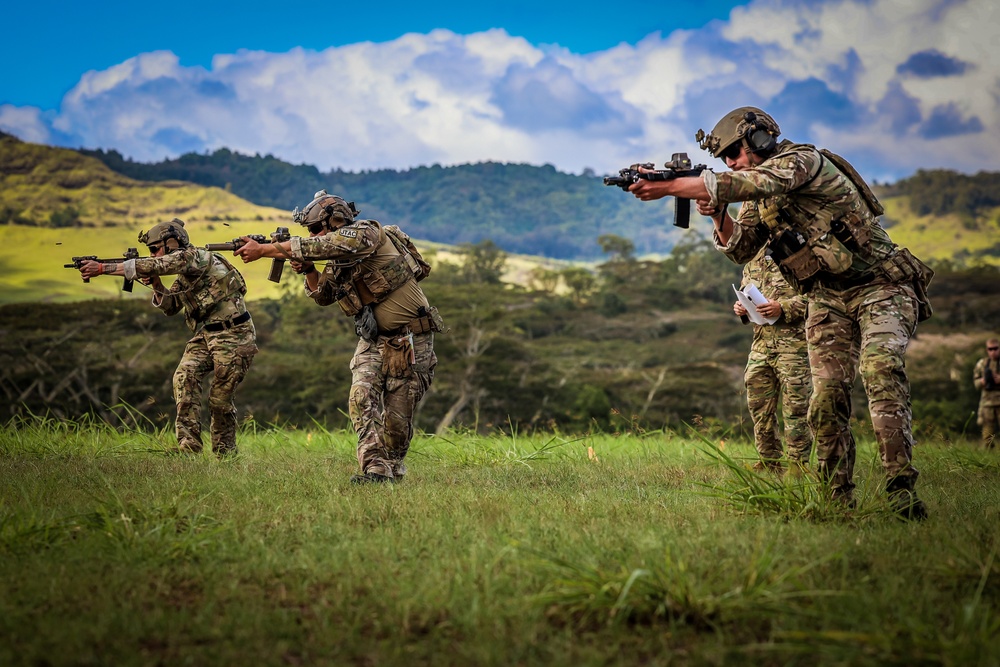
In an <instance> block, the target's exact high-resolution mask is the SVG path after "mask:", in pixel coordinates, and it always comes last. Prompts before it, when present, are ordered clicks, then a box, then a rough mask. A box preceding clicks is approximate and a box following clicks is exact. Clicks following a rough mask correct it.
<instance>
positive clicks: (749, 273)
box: [740, 249, 807, 350]
mask: <svg viewBox="0 0 1000 667" xmlns="http://www.w3.org/2000/svg"><path fill="white" fill-rule="evenodd" d="M750 283H753V284H754V285H756V286H757V289H759V290H760V293H761V294H763V295H764V296H765V297H767V298H768V299H771V300H772V301H777V302H778V303H780V304H781V317H779V318H778V320H777V321H776V322H775V323H774V324H772V325H758V324H754V325H753V342H754V346H758V345H764V346H769V347H770V346H774V345H782V344H785V343H787V344H790V345H791V346H794V347H801V348H802V349H803V350H804V349H805V342H806V329H805V321H806V303H807V302H806V298H805V297H804V296H802V295H800V294H798V293H797V292H796V291H795V290H794V289H792V286H791V285H789V284H788V281H786V280H785V278H784V276H782V275H781V271H780V270H779V268H778V264H777V263H776V262H775V261H774V260H773V259H771V257H770V256H768V255H767V252H766V250H765V249H762V250H761V251H760V252H758V253H757V255H756V256H755V257H754V258H753V259H752V260H750V261H749V262H747V263H746V264H745V265H744V266H743V281H742V282H741V283H740V288H741V289H742V288H745V287H746V286H747V285H748V284H750Z"/></svg>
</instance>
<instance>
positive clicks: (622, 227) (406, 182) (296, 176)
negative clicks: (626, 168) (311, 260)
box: [83, 149, 678, 259]
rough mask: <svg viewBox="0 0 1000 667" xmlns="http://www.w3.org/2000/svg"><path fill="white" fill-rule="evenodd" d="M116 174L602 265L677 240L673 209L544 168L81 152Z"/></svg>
mask: <svg viewBox="0 0 1000 667" xmlns="http://www.w3.org/2000/svg"><path fill="white" fill-rule="evenodd" d="M83 152H84V153H85V154H87V155H91V156H93V157H96V158H98V159H100V160H101V161H103V162H104V163H105V164H107V165H108V166H109V167H110V168H111V169H113V170H115V171H117V172H120V173H122V174H124V175H126V176H129V177H130V178H135V179H138V180H146V181H164V180H184V181H190V182H193V183H199V184H202V185H209V186H216V187H220V188H226V189H229V190H231V191H232V192H233V193H234V194H236V195H238V196H240V197H242V198H244V199H246V200H248V201H251V202H254V203H256V204H260V205H266V206H274V207H277V208H284V209H287V210H291V209H292V208H294V207H296V206H299V207H301V206H303V205H305V204H306V203H308V202H309V200H310V199H311V198H312V195H313V193H314V192H316V191H318V190H320V189H326V190H328V191H329V192H332V193H336V194H340V195H342V196H344V197H345V198H347V199H349V200H352V201H354V202H356V203H357V205H358V208H360V209H361V212H362V215H363V216H365V217H369V218H375V219H377V220H382V221H384V222H388V223H393V224H399V225H402V226H403V227H405V229H406V230H407V232H408V233H410V234H412V235H413V236H415V237H417V238H421V239H427V240H430V241H437V242H441V243H449V244H460V243H472V244H475V243H479V242H480V241H483V240H486V239H489V240H492V241H493V242H494V243H496V245H497V246H498V247H500V248H502V249H503V250H505V251H507V252H512V253H522V254H530V255H543V256H545V257H552V258H558V259H595V258H599V257H600V256H601V249H600V248H599V247H598V246H597V244H596V243H595V242H594V239H596V238H597V237H598V236H600V235H602V234H608V233H611V234H619V235H622V236H626V237H628V238H630V239H632V241H633V242H634V243H635V246H636V250H637V251H638V252H639V253H640V254H647V253H667V252H669V251H670V248H671V247H672V246H673V243H674V241H675V239H676V238H677V236H678V232H677V230H676V229H675V228H674V227H672V226H671V224H670V223H671V221H672V220H673V207H672V206H669V202H660V203H656V204H642V203H640V202H638V201H637V200H635V199H634V198H633V197H630V196H628V195H627V194H625V193H623V192H622V191H620V190H618V189H609V188H607V187H605V186H604V184H603V182H602V180H601V178H600V177H598V176H596V175H595V174H593V173H590V172H588V173H585V174H582V175H573V174H566V173H562V172H559V171H557V170H556V169H555V168H554V167H552V166H550V165H546V166H543V167H535V166H530V165H524V164H500V163H495V162H485V163H480V164H470V165H461V166H456V167H441V166H440V165H433V166H429V167H417V168H414V169H408V170H405V171H395V170H392V169H382V170H375V171H364V172H359V173H353V172H346V171H341V170H334V171H331V172H328V173H322V172H320V171H319V170H318V169H316V168H315V167H312V166H307V165H291V164H289V163H287V162H283V161H281V160H278V159H277V158H275V157H273V156H270V155H267V156H264V157H261V156H260V155H256V156H252V157H251V156H246V155H241V154H239V153H234V152H232V151H230V150H227V149H219V150H217V151H215V152H213V153H206V154H197V153H189V154H186V155H182V156H181V157H179V158H176V159H173V160H165V161H163V162H159V163H155V164H145V163H140V162H133V161H131V160H126V159H124V158H123V157H122V155H121V154H120V153H118V152H117V151H107V152H105V151H103V150H97V151H83Z"/></svg>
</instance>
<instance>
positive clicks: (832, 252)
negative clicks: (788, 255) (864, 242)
mask: <svg viewBox="0 0 1000 667" xmlns="http://www.w3.org/2000/svg"><path fill="white" fill-rule="evenodd" d="M812 251H813V254H814V255H816V259H817V261H819V264H820V266H821V267H822V268H823V269H824V270H825V271H827V272H828V273H832V274H838V273H843V272H844V271H846V270H847V269H849V268H851V264H853V263H854V253H852V252H851V251H850V250H848V249H847V246H845V245H844V244H843V243H841V242H840V240H839V239H838V238H837V237H836V236H835V235H833V234H829V233H828V234H823V236H821V237H819V238H818V239H816V240H815V241H813V242H812Z"/></svg>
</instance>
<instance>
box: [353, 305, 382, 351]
mask: <svg viewBox="0 0 1000 667" xmlns="http://www.w3.org/2000/svg"><path fill="white" fill-rule="evenodd" d="M354 333H356V334H357V335H358V338H363V339H365V340H366V341H368V342H369V343H374V342H375V341H376V340H378V322H377V321H376V320H375V311H374V310H372V307H371V306H363V307H362V308H361V312H359V313H358V314H357V315H355V316H354Z"/></svg>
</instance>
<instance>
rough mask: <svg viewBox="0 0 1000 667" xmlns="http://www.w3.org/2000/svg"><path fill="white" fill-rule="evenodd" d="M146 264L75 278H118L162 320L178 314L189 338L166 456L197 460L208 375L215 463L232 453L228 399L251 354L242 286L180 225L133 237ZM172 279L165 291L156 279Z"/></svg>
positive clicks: (91, 270) (108, 265)
mask: <svg viewBox="0 0 1000 667" xmlns="http://www.w3.org/2000/svg"><path fill="white" fill-rule="evenodd" d="M139 242H140V243H144V244H146V245H147V246H148V247H149V254H150V256H149V257H146V258H140V259H129V260H123V261H122V262H96V261H92V260H86V261H83V262H82V263H81V265H80V267H79V268H80V275H82V276H83V279H84V280H85V281H86V280H89V279H90V278H94V277H96V276H100V275H109V276H124V277H125V279H126V280H138V281H139V282H141V283H143V284H144V285H150V286H151V287H152V288H153V302H152V303H153V305H154V306H155V307H157V308H159V309H160V310H162V311H163V313H164V315H175V314H177V313H179V312H181V311H182V310H183V311H184V321H185V322H186V323H187V326H188V328H189V329H191V331H192V333H194V337H193V338H191V339H190V340H189V341H188V342H187V345H186V346H185V348H184V354H183V355H182V356H181V360H180V363H179V364H177V370H176V371H174V379H173V387H174V401H175V402H176V404H177V423H176V432H177V447H176V449H171V450H168V452H169V453H183V454H198V453H200V452H201V450H202V441H201V393H202V390H201V383H202V380H203V379H204V378H205V376H206V375H208V374H209V373H211V374H212V383H211V387H210V388H209V394H208V405H209V409H210V410H211V413H212V414H211V437H212V451H213V452H215V454H216V455H218V456H219V457H220V458H221V457H223V456H227V455H233V454H236V453H237V449H236V426H237V423H236V405H235V403H234V402H233V395H234V394H235V393H236V388H237V387H239V385H240V383H241V382H242V381H243V378H244V377H245V376H246V374H247V371H248V370H249V368H250V363H251V362H252V361H253V357H254V355H256V354H257V343H256V340H257V334H256V331H255V330H254V326H253V321H251V319H250V313H249V312H248V311H247V308H246V304H245V302H244V300H243V296H244V295H245V294H246V283H245V282H244V281H243V276H242V275H240V272H239V271H237V270H236V268H235V267H234V266H233V265H232V264H230V263H229V262H228V261H227V260H226V259H225V258H224V257H222V256H221V255H217V254H215V253H212V252H209V251H207V250H204V249H202V248H196V247H195V246H193V245H191V242H190V240H189V238H188V233H187V231H186V230H185V229H184V222H183V221H181V220H179V219H177V218H174V219H173V220H171V221H170V222H161V223H159V224H157V225H154V226H153V227H152V228H151V229H150V230H149V231H148V232H141V233H140V234H139ZM165 275H176V276H177V279H176V280H174V283H173V285H171V286H170V288H169V289H167V288H166V287H165V286H164V285H163V282H162V281H161V280H160V276H165Z"/></svg>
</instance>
